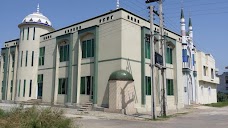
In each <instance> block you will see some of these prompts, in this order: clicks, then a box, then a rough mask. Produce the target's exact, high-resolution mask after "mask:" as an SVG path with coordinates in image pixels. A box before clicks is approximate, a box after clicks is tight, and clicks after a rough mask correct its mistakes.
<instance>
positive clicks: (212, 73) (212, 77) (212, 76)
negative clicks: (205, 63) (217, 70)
mask: <svg viewBox="0 0 228 128" xmlns="http://www.w3.org/2000/svg"><path fill="white" fill-rule="evenodd" d="M214 78H215V76H214V69H211V79H214Z"/></svg>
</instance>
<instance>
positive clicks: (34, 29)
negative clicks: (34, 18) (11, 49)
mask: <svg viewBox="0 0 228 128" xmlns="http://www.w3.org/2000/svg"><path fill="white" fill-rule="evenodd" d="M35 33H36V28H35V27H34V28H33V40H35V37H36V34H35Z"/></svg>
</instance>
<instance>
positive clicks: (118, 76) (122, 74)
mask: <svg viewBox="0 0 228 128" xmlns="http://www.w3.org/2000/svg"><path fill="white" fill-rule="evenodd" d="M109 80H122V81H134V79H133V77H132V75H131V74H130V73H129V72H128V71H126V70H118V71H115V72H113V73H112V74H111V75H110V77H109Z"/></svg>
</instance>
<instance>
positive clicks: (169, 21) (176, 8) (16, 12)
mask: <svg viewBox="0 0 228 128" xmlns="http://www.w3.org/2000/svg"><path fill="white" fill-rule="evenodd" d="M38 3H39V4H40V12H41V13H43V14H44V15H45V16H47V17H48V18H49V19H50V20H51V22H52V25H53V27H54V28H55V29H60V28H63V27H66V26H68V25H71V24H74V23H77V22H80V21H83V20H86V19H88V18H92V17H95V16H98V15H100V14H104V13H106V12H108V11H110V10H115V8H116V0H67V2H66V1H63V0H1V4H0V16H1V22H0V46H1V47H3V44H4V42H6V41H9V40H12V39H17V38H18V37H19V29H18V24H20V23H21V22H22V20H23V18H24V17H25V16H27V15H28V14H31V13H33V12H35V11H36V8H37V4H38ZM153 5H154V6H155V9H158V6H157V3H153ZM163 5H164V6H163V9H164V11H163V12H164V21H165V22H164V23H165V26H166V28H167V29H170V30H172V31H174V32H176V33H180V9H181V7H183V8H184V11H185V18H186V25H188V18H189V17H191V18H192V24H193V31H194V44H195V46H196V47H197V49H199V50H201V51H203V52H205V53H210V54H212V55H213V57H214V58H215V60H216V66H217V68H219V73H222V72H223V71H226V70H225V67H226V66H228V41H227V38H226V36H227V29H228V22H227V21H228V1H227V0H216V1H209V0H164V1H163ZM147 6H149V4H145V0H120V7H121V8H124V9H126V10H129V11H131V12H133V13H136V14H137V15H139V16H141V17H143V18H145V19H149V14H148V9H147ZM155 21H156V22H157V21H158V18H157V17H155Z"/></svg>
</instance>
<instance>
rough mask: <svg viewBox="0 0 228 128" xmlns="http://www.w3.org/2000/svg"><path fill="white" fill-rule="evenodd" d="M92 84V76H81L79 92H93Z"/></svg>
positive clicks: (88, 93) (89, 93)
mask: <svg viewBox="0 0 228 128" xmlns="http://www.w3.org/2000/svg"><path fill="white" fill-rule="evenodd" d="M92 86H93V77H92V76H85V77H81V90H80V94H84V95H92V94H93V90H92V89H93V88H92Z"/></svg>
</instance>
